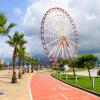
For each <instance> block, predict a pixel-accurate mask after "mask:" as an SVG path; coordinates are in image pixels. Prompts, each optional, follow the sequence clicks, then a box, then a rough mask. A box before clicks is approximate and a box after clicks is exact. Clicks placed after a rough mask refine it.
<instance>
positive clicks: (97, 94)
mask: <svg viewBox="0 0 100 100" xmlns="http://www.w3.org/2000/svg"><path fill="white" fill-rule="evenodd" d="M51 76H52V77H53V78H55V79H57V80H59V81H61V82H64V83H65V84H68V85H70V86H73V87H75V88H78V89H81V90H83V91H86V92H88V93H91V94H94V95H96V96H98V97H100V94H99V93H96V92H93V91H90V90H88V89H85V88H81V87H78V86H76V85H73V84H71V83H68V82H65V81H63V80H61V79H59V78H57V77H55V76H53V75H52V74H51Z"/></svg>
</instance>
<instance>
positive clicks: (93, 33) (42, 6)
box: [21, 0, 100, 53]
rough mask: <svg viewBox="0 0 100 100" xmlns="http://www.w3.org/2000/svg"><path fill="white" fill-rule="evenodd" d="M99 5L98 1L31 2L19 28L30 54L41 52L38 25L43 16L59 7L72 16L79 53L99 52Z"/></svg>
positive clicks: (48, 0)
mask: <svg viewBox="0 0 100 100" xmlns="http://www.w3.org/2000/svg"><path fill="white" fill-rule="evenodd" d="M99 4H100V0H84V1H82V0H37V1H35V2H34V0H33V1H31V3H30V5H29V6H28V7H27V10H26V13H25V15H24V16H23V17H22V18H23V19H22V23H21V27H22V28H23V29H24V30H25V33H26V36H27V37H28V38H29V42H30V43H29V45H28V48H31V52H35V53H36V52H42V50H41V48H42V45H41V42H40V41H41V40H40V25H41V20H42V18H43V15H44V14H45V12H46V11H47V10H48V9H50V8H52V7H61V8H63V9H65V10H66V11H67V12H68V13H69V14H70V15H71V16H72V18H73V20H74V21H75V23H76V26H77V30H78V35H79V52H99V50H100V46H99V43H100V39H99V37H100V28H99V26H100V20H99V18H100V7H99ZM32 37H33V38H32ZM31 42H33V43H31ZM34 42H35V43H34ZM91 44H92V45H91ZM38 45H39V46H38ZM39 47H40V49H38V48H39ZM34 49H35V51H34ZM32 50H33V51H32Z"/></svg>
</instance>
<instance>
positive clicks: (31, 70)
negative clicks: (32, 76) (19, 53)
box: [31, 64, 34, 73]
mask: <svg viewBox="0 0 100 100" xmlns="http://www.w3.org/2000/svg"><path fill="white" fill-rule="evenodd" d="M33 72H34V71H33V64H31V73H33Z"/></svg>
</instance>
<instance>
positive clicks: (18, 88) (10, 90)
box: [0, 70, 33, 100]
mask: <svg viewBox="0 0 100 100" xmlns="http://www.w3.org/2000/svg"><path fill="white" fill-rule="evenodd" d="M32 76H33V74H25V75H24V76H23V78H22V79H18V80H17V81H18V83H17V84H11V77H12V71H8V70H2V71H0V92H4V93H6V95H4V96H0V100H30V92H29V87H28V84H29V82H30V78H31V77H32Z"/></svg>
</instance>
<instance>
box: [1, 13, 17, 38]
mask: <svg viewBox="0 0 100 100" xmlns="http://www.w3.org/2000/svg"><path fill="white" fill-rule="evenodd" d="M7 22H8V18H7V17H6V16H5V14H4V13H3V12H0V35H2V36H8V33H9V31H10V30H11V29H12V28H13V27H15V26H16V24H15V23H10V24H9V25H8V26H7V24H8V23H7Z"/></svg>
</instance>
